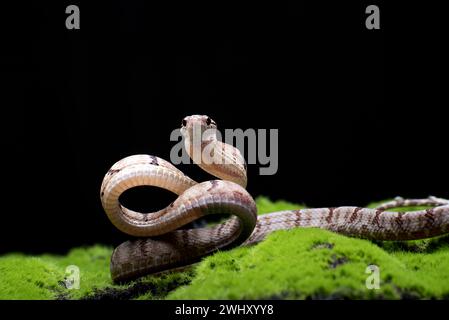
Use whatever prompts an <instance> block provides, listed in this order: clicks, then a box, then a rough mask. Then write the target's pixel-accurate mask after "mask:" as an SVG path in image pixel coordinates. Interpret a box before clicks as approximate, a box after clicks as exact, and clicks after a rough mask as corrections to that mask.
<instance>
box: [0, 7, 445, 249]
mask: <svg viewBox="0 0 449 320" xmlns="http://www.w3.org/2000/svg"><path fill="white" fill-rule="evenodd" d="M337 2H339V3H334V1H329V2H328V3H323V2H321V3H318V2H316V1H294V2H290V3H288V4H287V3H286V4H282V5H280V4H279V5H278V4H275V3H268V4H265V5H263V4H257V5H248V6H243V5H242V4H241V3H239V4H234V5H231V4H225V3H221V4H219V5H216V6H211V5H210V4H205V3H201V4H192V3H190V2H189V3H188V4H184V5H175V4H170V5H167V6H166V7H159V6H158V7H156V6H154V5H151V4H146V3H145V1H135V2H129V1H113V2H107V3H105V4H102V5H101V6H100V5H98V6H93V4H92V3H85V2H83V3H79V2H78V3H77V4H79V5H80V10H81V30H78V31H74V30H67V29H65V23H64V22H65V18H66V14H65V12H64V11H65V6H66V5H67V4H68V3H63V4H59V5H43V4H42V5H39V7H37V6H33V7H28V8H16V10H19V11H13V10H10V11H5V12H3V15H4V16H6V15H8V16H10V15H13V16H14V19H11V20H8V21H9V22H8V23H6V24H5V27H4V28H2V29H3V31H5V30H6V31H7V32H6V33H7V35H6V38H4V39H6V41H7V42H6V44H7V45H5V46H4V48H3V49H4V50H3V52H2V62H1V63H2V64H1V66H2V75H4V76H5V77H6V80H7V82H6V85H4V86H3V88H4V90H3V92H4V93H3V98H2V101H3V102H2V106H1V115H2V116H1V119H2V129H1V130H2V132H1V137H2V139H1V149H2V157H1V158H0V165H1V167H2V168H3V170H2V184H3V187H4V190H3V191H2V198H3V200H2V213H1V214H2V220H1V225H0V228H1V230H0V246H1V250H2V251H13V250H25V251H27V252H43V251H54V252H63V251H65V250H67V249H69V248H70V247H71V246H75V245H81V244H91V243H97V242H103V243H108V244H114V245H115V244H118V243H120V242H121V241H123V240H124V239H126V238H127V236H125V235H123V234H121V233H120V232H119V231H117V230H116V229H115V228H114V227H113V226H112V224H111V223H110V222H109V220H108V219H107V217H106V215H105V214H104V213H103V210H102V208H101V204H100V200H99V188H100V184H101V181H102V178H103V176H104V174H105V173H106V171H107V170H108V169H109V167H110V166H111V165H112V164H113V163H114V162H116V161H118V160H119V159H121V158H122V157H125V156H128V155H131V154H136V153H148V154H153V155H157V156H160V157H162V158H165V159H169V152H170V148H171V146H172V145H173V143H172V142H170V141H169V134H170V132H171V130H172V129H173V128H175V127H178V126H179V124H180V122H181V119H182V118H183V117H184V116H186V115H190V114H197V113H199V114H208V115H210V116H211V117H212V118H213V119H215V120H216V121H217V122H218V124H219V126H220V127H221V128H244V129H245V128H278V129H279V139H280V143H279V171H278V173H277V174H276V175H274V176H259V175H258V174H257V172H258V167H257V166H256V165H251V166H250V167H249V176H250V178H249V186H248V190H249V191H250V193H251V194H253V195H254V196H257V195H266V196H269V197H270V198H272V199H286V200H289V201H292V202H298V203H306V204H307V205H309V206H314V207H316V206H338V205H360V206H363V205H366V204H367V203H368V202H370V201H376V200H381V199H384V198H388V197H393V196H396V195H402V196H404V197H426V196H428V195H429V194H432V195H436V196H443V197H444V196H446V197H447V196H449V192H448V191H447V190H448V189H447V186H446V184H445V183H443V182H441V181H443V179H444V177H446V178H447V170H446V162H447V161H446V159H445V157H444V156H442V155H440V154H439V150H442V149H444V148H447V146H445V145H444V141H445V136H444V131H445V127H444V126H443V125H442V124H441V123H442V121H441V116H440V115H439V114H438V113H435V112H434V111H430V109H429V107H430V106H426V105H423V106H422V107H421V108H414V107H412V106H411V104H410V102H412V101H413V100H414V98H413V95H414V94H416V91H415V88H412V87H410V88H409V90H405V91H400V89H399V85H400V84H401V81H400V80H397V78H395V75H398V74H400V73H401V71H400V69H398V65H397V64H395V62H392V61H390V62H391V69H389V70H390V71H391V70H392V71H393V73H388V72H387V71H386V67H385V64H386V61H385V60H387V58H386V54H385V50H384V38H385V37H386V33H387V32H388V26H389V22H388V21H389V20H388V11H387V10H386V9H381V14H382V15H381V19H382V20H381V23H382V25H381V27H382V29H381V30H375V31H373V30H371V31H370V30H367V29H366V28H365V17H366V15H365V13H364V11H365V7H366V5H367V4H361V3H360V2H359V1H353V2H346V1H337ZM74 3H75V2H74ZM382 10H383V11H382ZM383 13H384V14H383ZM25 21H26V22H27V23H25ZM401 39H402V38H401V37H400V36H399V37H393V38H391V40H392V46H394V43H395V42H397V41H400V40H401ZM4 43H5V42H4ZM390 57H394V53H392V55H391V56H390ZM398 58H399V60H398V61H401V59H402V58H403V57H398ZM407 69H408V68H407ZM395 71H396V73H394V72H395ZM180 168H181V169H183V170H185V171H186V172H187V173H188V174H189V175H191V176H192V177H193V178H194V179H198V180H200V179H204V178H208V177H207V175H205V174H203V173H202V172H201V170H199V169H198V168H196V167H194V166H187V165H184V166H181V167H180ZM438 177H441V179H439V178H438ZM173 197H174V196H173V195H169V194H167V193H165V192H162V191H156V190H145V192H143V191H140V192H135V193H131V194H130V195H129V197H128V199H127V200H128V202H129V204H130V205H132V206H134V207H139V206H141V207H145V208H147V209H148V208H150V209H151V208H160V207H162V206H164V205H166V204H168V203H169V202H170V201H171V200H172V199H173Z"/></svg>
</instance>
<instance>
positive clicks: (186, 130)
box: [181, 115, 217, 140]
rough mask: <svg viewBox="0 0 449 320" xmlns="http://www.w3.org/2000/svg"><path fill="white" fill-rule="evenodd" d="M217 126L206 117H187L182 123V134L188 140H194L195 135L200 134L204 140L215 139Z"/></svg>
mask: <svg viewBox="0 0 449 320" xmlns="http://www.w3.org/2000/svg"><path fill="white" fill-rule="evenodd" d="M216 129H217V124H216V123H215V121H214V120H212V118H210V117H209V116H206V115H192V116H188V117H185V118H184V119H182V122H181V134H182V135H183V136H184V138H186V139H192V138H193V135H194V133H195V134H199V135H200V136H201V139H202V140H205V139H207V138H208V137H210V136H213V137H215V133H216Z"/></svg>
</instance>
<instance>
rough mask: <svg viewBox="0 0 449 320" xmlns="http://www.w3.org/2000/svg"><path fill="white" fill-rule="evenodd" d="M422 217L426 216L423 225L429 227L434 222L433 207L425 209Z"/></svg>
mask: <svg viewBox="0 0 449 320" xmlns="http://www.w3.org/2000/svg"><path fill="white" fill-rule="evenodd" d="M424 217H426V223H425V227H426V228H431V227H432V226H433V224H434V222H435V217H434V212H433V208H430V209H426V213H425V214H424Z"/></svg>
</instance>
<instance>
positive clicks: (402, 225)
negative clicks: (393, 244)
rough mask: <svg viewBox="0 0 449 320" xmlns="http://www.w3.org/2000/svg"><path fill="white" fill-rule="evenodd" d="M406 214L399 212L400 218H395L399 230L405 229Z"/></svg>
mask: <svg viewBox="0 0 449 320" xmlns="http://www.w3.org/2000/svg"><path fill="white" fill-rule="evenodd" d="M404 214H405V212H398V216H397V217H396V218H394V221H395V222H396V224H397V226H398V228H399V229H401V230H403V229H404V220H403V219H402V216H403V215H404Z"/></svg>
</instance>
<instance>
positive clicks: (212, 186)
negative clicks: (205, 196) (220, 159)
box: [207, 180, 218, 192]
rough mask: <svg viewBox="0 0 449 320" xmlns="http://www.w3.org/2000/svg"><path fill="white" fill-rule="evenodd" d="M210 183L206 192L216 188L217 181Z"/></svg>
mask: <svg viewBox="0 0 449 320" xmlns="http://www.w3.org/2000/svg"><path fill="white" fill-rule="evenodd" d="M209 182H210V187H209V188H208V189H207V192H210V191H212V190H213V189H215V188H216V187H217V186H218V180H211V181H209Z"/></svg>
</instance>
